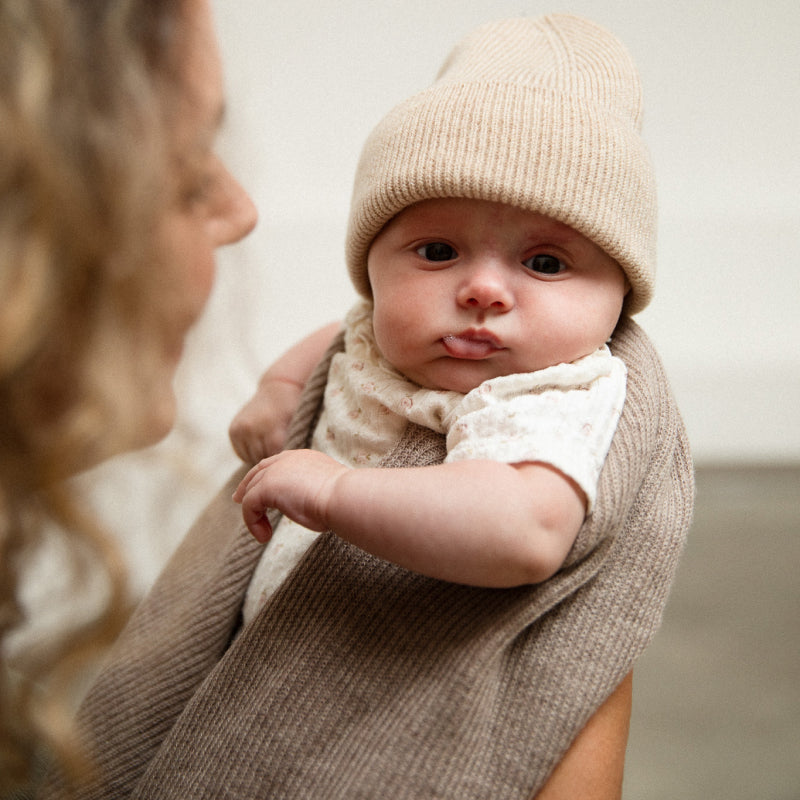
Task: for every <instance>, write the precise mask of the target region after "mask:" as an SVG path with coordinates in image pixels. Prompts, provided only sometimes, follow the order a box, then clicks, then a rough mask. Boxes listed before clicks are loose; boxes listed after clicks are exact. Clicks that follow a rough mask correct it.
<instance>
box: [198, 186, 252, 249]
mask: <svg viewBox="0 0 800 800" xmlns="http://www.w3.org/2000/svg"><path fill="white" fill-rule="evenodd" d="M221 191H222V196H221V197H220V199H219V204H218V206H217V208H216V209H215V211H216V213H215V214H213V216H212V217H211V219H210V220H209V225H210V234H211V239H212V241H213V242H214V245H215V247H222V245H226V244H234V243H235V242H238V241H239V240H240V239H244V237H245V236H247V234H248V233H250V231H252V230H253V228H255V226H256V222H257V221H258V211H257V210H256V207H255V204H254V203H253V199H252V198H251V197H250V195H249V194H248V193H247V191H246V190H245V188H244V187H243V186H242V185H241V184H240V183H239V181H237V180H236V178H234V177H233V175H231V174H230V173H228V174H227V175H226V180H225V185H224V187H223V188H222V190H221Z"/></svg>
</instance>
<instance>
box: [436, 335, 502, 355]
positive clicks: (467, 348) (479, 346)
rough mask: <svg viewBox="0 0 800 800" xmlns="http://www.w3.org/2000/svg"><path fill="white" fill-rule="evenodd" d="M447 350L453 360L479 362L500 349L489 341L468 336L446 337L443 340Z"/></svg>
mask: <svg viewBox="0 0 800 800" xmlns="http://www.w3.org/2000/svg"><path fill="white" fill-rule="evenodd" d="M442 343H443V344H444V347H445V350H447V352H448V354H449V355H450V356H452V357H453V358H464V359H472V360H479V359H482V358H488V357H489V356H490V355H492V353H496V352H497V351H498V350H500V349H501V348H499V347H498V346H497V345H496V344H495V342H493V341H491V340H489V339H483V338H479V337H468V336H445V337H444V338H443V339H442Z"/></svg>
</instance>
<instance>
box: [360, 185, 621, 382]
mask: <svg viewBox="0 0 800 800" xmlns="http://www.w3.org/2000/svg"><path fill="white" fill-rule="evenodd" d="M368 271H369V279H370V283H371V285H372V293H373V298H374V302H375V312H374V327H375V338H376V341H377V343H378V346H379V347H380V349H381V352H382V353H383V355H384V356H385V357H386V358H387V359H388V361H389V362H391V364H392V365H393V366H394V367H395V368H396V369H398V370H400V372H402V373H403V374H404V375H406V376H407V377H409V378H411V379H412V380H413V381H415V382H417V383H419V384H420V385H422V386H426V387H429V388H433V389H450V390H453V391H458V392H464V393H466V392H468V391H470V390H471V389H474V388H475V387H476V386H478V385H479V384H481V383H483V381H485V380H488V379H490V378H496V377H498V376H500V375H509V374H511V373H515V372H532V371H534V370H537V369H542V368H544V367H549V366H552V365H554V364H559V363H561V362H567V361H574V360H575V359H577V358H580V357H582V356H585V355H588V354H589V353H591V352H593V351H594V350H596V349H597V348H598V347H600V346H601V345H602V344H603V343H604V342H606V341H607V340H608V338H609V336H610V335H611V333H612V331H613V330H614V327H615V326H616V323H617V320H618V318H619V315H620V312H621V310H622V302H623V299H624V297H625V294H626V292H627V289H628V284H627V281H626V279H625V275H624V273H623V272H622V270H621V269H620V267H619V265H618V264H617V263H616V261H614V260H613V259H612V258H611V257H610V256H608V255H606V253H605V252H603V250H601V249H600V248H599V247H597V246H596V245H595V244H594V243H593V242H591V241H590V240H589V239H587V238H586V237H584V236H582V235H581V234H579V233H577V232H576V231H574V230H573V229H572V228H570V227H568V226H566V225H563V224H561V223H559V222H555V221H554V220H552V219H549V218H548V217H544V216H542V215H541V214H535V213H532V212H529V211H522V210H520V209H518V208H515V207H513V206H507V205H504V204H501V203H491V202H487V201H483V200H464V199H443V200H426V201H424V202H421V203H418V204H416V205H413V206H410V207H409V208H406V209H404V210H403V211H402V212H401V213H400V214H398V215H397V216H396V217H394V219H392V220H391V222H389V224H388V225H387V226H386V227H385V228H384V229H383V230H382V231H381V233H380V234H379V235H378V236H377V237H376V239H375V241H374V242H373V244H372V247H371V249H370V251H369V256H368Z"/></svg>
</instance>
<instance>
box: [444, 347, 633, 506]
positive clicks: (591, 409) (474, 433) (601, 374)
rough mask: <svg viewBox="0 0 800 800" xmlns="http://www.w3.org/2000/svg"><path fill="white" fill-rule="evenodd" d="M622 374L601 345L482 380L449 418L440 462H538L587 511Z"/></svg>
mask: <svg viewBox="0 0 800 800" xmlns="http://www.w3.org/2000/svg"><path fill="white" fill-rule="evenodd" d="M626 375H627V373H626V369H625V364H624V363H623V362H622V361H621V360H620V359H618V358H616V357H614V356H612V355H611V353H610V351H609V350H608V348H606V347H603V348H601V349H600V350H598V351H596V352H595V353H592V354H590V355H588V356H585V357H584V358H582V359H579V360H577V361H575V362H572V363H569V364H558V365H556V366H554V367H548V368H547V369H543V370H538V371H537V372H530V373H525V374H519V375H507V376H503V377H500V378H494V379H492V380H490V381H486V382H484V383H482V384H481V385H480V386H479V387H477V388H476V389H473V390H472V391H471V392H469V394H467V395H465V397H464V399H463V400H462V401H461V402H460V403H459V404H458V405H457V406H456V407H455V408H454V409H453V411H452V412H451V414H450V415H449V418H448V420H447V428H448V430H447V451H448V453H447V459H446V460H447V461H464V460H468V459H484V458H485V459H491V460H493V461H502V462H505V463H508V464H518V463H521V462H524V461H541V462H545V463H547V464H550V465H552V466H553V467H555V468H556V469H558V470H559V471H560V472H562V473H564V474H565V475H567V476H568V477H570V478H572V480H574V481H575V482H576V483H577V484H578V485H579V486H580V487H581V489H582V490H583V491H584V492H585V494H586V497H587V500H588V512H589V513H591V511H592V508H593V506H594V502H595V499H596V495H597V481H598V478H599V476H600V470H601V469H602V467H603V463H604V461H605V458H606V455H607V453H608V448H609V447H610V445H611V440H612V438H613V436H614V432H615V431H616V428H617V423H618V421H619V417H620V413H621V412H622V406H623V404H624V402H625V385H626Z"/></svg>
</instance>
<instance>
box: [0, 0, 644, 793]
mask: <svg viewBox="0 0 800 800" xmlns="http://www.w3.org/2000/svg"><path fill="white" fill-rule="evenodd" d="M0 53H2V55H0V64H1V65H2V67H1V69H2V74H0V85H1V86H2V89H0V91H1V92H2V109H0V119H2V120H3V121H4V125H5V127H3V128H2V136H3V139H2V141H1V142H0V144H1V145H2V155H3V158H2V159H1V161H2V167H0V169H2V170H3V172H2V173H0V175H2V180H0V187H2V196H3V209H4V210H3V214H2V219H1V220H0V225H2V238H0V242H2V244H0V253H1V254H2V255H0V258H2V261H1V262H0V265H1V267H2V272H1V273H0V275H2V278H0V280H2V287H1V288H2V294H1V295H0V296H2V298H3V305H2V311H0V330H2V337H0V341H1V342H2V347H1V348H0V367H1V368H2V372H1V373H0V391H1V392H2V398H3V400H2V401H3V404H4V405H3V408H4V411H5V409H8V413H5V414H4V418H3V419H2V422H0V424H2V425H3V426H4V427H3V432H2V439H1V441H2V450H1V452H0V464H1V465H2V467H1V469H2V471H1V472H0V479H1V483H0V491H1V492H2V494H0V513H2V553H0V559H2V560H1V561H0V563H1V564H2V569H3V570H4V576H3V584H2V592H3V594H2V597H3V602H4V608H3V617H2V619H3V623H2V624H3V626H4V627H3V634H4V638H5V634H6V633H7V632H8V630H9V629H10V628H11V627H12V626H14V625H16V620H15V619H12V613H13V615H18V611H17V608H16V604H17V601H16V597H17V592H18V588H19V586H18V584H19V574H20V569H21V563H22V560H23V559H24V558H29V557H30V555H31V554H32V553H33V552H34V550H35V549H36V547H37V545H38V544H39V542H40V539H41V538H42V537H41V531H42V524H41V523H42V521H43V520H46V519H52V520H54V521H56V522H58V523H60V524H61V525H62V526H64V528H65V530H66V531H67V532H66V533H64V534H63V535H62V538H63V539H64V541H65V542H66V543H68V548H69V549H68V552H70V553H71V554H72V556H73V560H74V561H75V562H76V563H79V564H80V565H82V564H83V563H84V562H88V565H89V566H91V567H92V568H93V569H97V567H98V565H100V567H102V569H103V570H104V573H105V574H106V575H107V577H108V581H109V583H110V585H111V586H112V587H113V591H112V592H111V599H110V601H109V605H108V608H107V610H106V612H105V614H104V615H103V616H102V617H101V618H99V619H98V620H97V621H96V622H95V623H94V624H93V625H92V626H90V627H87V628H86V629H84V630H83V631H82V632H81V634H80V635H77V634H75V635H72V636H71V637H70V638H69V640H68V641H66V642H64V643H62V644H61V646H60V647H59V649H58V652H57V653H56V654H52V653H53V651H52V650H51V651H50V652H51V655H49V656H48V659H47V660H45V659H41V660H39V661H38V662H36V663H34V664H32V665H30V664H29V670H28V673H27V680H28V681H31V680H33V679H36V681H37V682H41V681H42V680H43V679H44V678H45V677H51V676H50V675H49V673H50V672H51V671H50V670H48V669H46V668H45V667H44V666H43V665H46V664H52V663H58V664H59V670H58V676H59V681H60V676H61V675H64V674H66V675H67V676H68V677H69V676H74V675H75V674H76V672H77V671H78V665H79V663H80V662H79V661H77V660H76V658H75V655H74V654H75V653H76V652H81V653H88V654H89V655H91V654H92V653H93V652H95V650H96V648H97V647H98V646H101V645H103V644H104V643H105V642H107V641H108V640H109V639H110V638H111V637H112V636H113V635H114V634H115V632H116V631H117V630H118V628H119V623H120V619H121V618H122V617H123V615H124V588H123V584H122V578H121V572H122V571H121V569H120V567H119V559H118V557H117V555H116V552H115V550H114V548H113V546H112V545H111V543H110V541H109V540H108V539H107V538H106V537H105V536H103V535H102V534H100V533H97V532H96V531H95V530H94V529H93V528H92V526H91V525H90V524H89V523H88V521H87V520H86V519H83V518H82V517H81V514H80V506H79V504H78V503H77V502H76V498H74V497H73V496H70V495H67V494H65V493H64V491H63V490H62V489H60V488H59V483H58V481H59V480H60V479H61V478H63V477H64V476H65V475H69V474H72V473H73V472H75V471H76V470H79V469H82V468H83V467H85V466H87V465H89V464H91V463H95V462H97V461H98V460H100V459H102V458H105V457H107V456H108V455H110V454H112V453H114V452H118V451H120V450H123V449H126V448H130V447H134V446H139V445H142V444H145V443H147V442H151V441H154V440H156V439H157V438H159V437H160V436H162V435H163V434H164V433H165V432H166V431H167V430H168V428H169V426H170V424H171V422H172V419H173V415H174V397H173V394H172V388H171V378H172V374H173V371H174V369H175V364H176V361H177V359H178V356H179V354H180V350H181V345H182V342H183V338H184V336H185V333H186V330H187V329H188V327H189V326H190V325H191V323H192V322H193V321H194V319H195V318H196V316H197V315H198V314H199V311H200V309H201V308H202V305H203V302H204V301H205V299H206V297H207V294H208V291H209V288H210V283H211V277H212V273H213V250H214V248H215V247H216V246H217V245H220V244H224V243H227V242H232V241H235V240H236V239H238V238H240V237H241V236H243V235H244V234H245V233H246V232H247V231H248V230H249V229H250V227H251V226H252V224H253V222H254V212H253V209H252V206H251V204H250V202H249V200H248V198H247V196H246V195H245V194H244V193H243V192H242V190H241V188H240V187H238V185H237V184H236V183H235V182H234V181H233V180H232V179H231V177H230V175H229V174H228V173H227V171H226V170H225V168H224V166H223V165H222V164H221V163H220V162H219V160H218V159H217V158H216V156H215V155H214V153H213V150H212V141H213V135H214V132H215V130H216V127H217V126H218V125H219V122H220V119H221V116H222V112H223V103H222V92H221V80H220V75H219V61H218V56H217V48H216V43H215V41H214V36H213V32H212V29H211V24H210V17H209V9H208V5H207V1H206V0H160V1H159V0H72V1H71V2H66V0H5V2H4V4H3V5H2V11H0ZM33 67H35V69H33ZM31 75H34V76H35V81H33V80H31V78H30V76H31ZM31 84H33V85H31ZM6 121H8V122H6ZM164 176H166V178H167V180H166V181H165V180H164ZM87 177H89V178H90V180H87ZM143 243H146V245H144V244H143ZM66 332H68V335H67V334H66ZM87 553H88V554H89V555H87ZM12 556H13V558H12ZM18 565H19V566H18ZM65 654H70V658H69V659H67V658H65ZM56 655H57V656H58V658H56ZM7 666H8V665H7V664H6V663H4V664H3V667H4V670H5V669H6V667H7ZM15 666H16V665H15ZM6 686H7V688H4V694H3V709H2V720H3V723H2V727H3V730H2V741H0V752H2V753H3V757H4V758H8V761H7V762H4V763H3V765H2V772H3V775H4V776H5V775H9V777H15V778H20V779H21V778H25V777H27V775H28V774H29V773H30V772H31V769H32V765H33V762H34V756H35V755H36V751H37V749H38V748H39V747H40V745H41V742H42V740H43V739H44V741H45V742H46V744H47V747H48V748H51V750H52V749H55V753H57V754H58V756H59V758H60V760H61V763H62V764H63V765H64V766H65V767H66V770H65V772H66V775H67V777H68V778H75V777H76V776H77V777H83V776H81V774H80V771H81V769H82V768H84V766H85V763H86V762H85V761H83V760H81V758H80V751H79V750H78V751H74V750H71V749H70V748H69V747H68V744H69V743H71V742H73V741H74V740H75V737H74V736H73V735H71V732H70V729H69V728H68V727H64V723H63V719H64V718H63V715H62V716H61V717H57V718H56V717H53V716H50V717H49V718H43V717H42V714H41V711H40V707H39V705H40V704H37V712H36V714H35V715H34V712H33V710H32V707H31V703H30V702H29V701H28V700H27V699H26V698H25V696H24V692H22V691H20V690H21V689H24V688H25V686H24V685H23V686H20V685H19V681H17V682H16V686H15V687H14V689H13V691H12V687H11V683H10V681H6V682H5V683H4V687H6ZM63 687H64V684H63V683H61V682H55V681H54V680H51V681H50V682H49V686H48V688H47V693H46V694H45V696H46V697H52V696H53V695H54V694H55V693H57V694H58V695H59V696H61V697H62V698H63V697H64V696H65V693H66V690H65V689H64V688H63ZM629 702H630V685H629V683H628V682H626V683H625V684H624V685H623V687H622V688H621V689H620V691H619V692H618V694H617V695H616V696H615V697H614V698H613V700H612V701H609V703H608V704H607V706H606V707H604V709H603V710H602V713H600V714H599V716H598V717H597V719H596V720H593V721H591V722H590V723H589V726H587V728H586V729H585V732H584V735H583V736H581V737H579V739H578V741H577V742H576V745H575V746H574V747H573V748H572V750H571V751H570V752H569V753H568V755H567V757H566V758H565V760H564V761H563V762H562V765H561V766H560V768H559V771H558V773H557V774H556V776H554V782H551V784H552V786H554V787H555V788H556V789H557V788H558V786H560V787H561V789H562V790H563V791H566V792H567V794H563V793H562V796H575V794H574V792H573V793H572V794H569V792H571V789H570V787H571V786H575V785H578V786H580V787H581V796H583V797H589V796H597V797H603V798H605V797H613V796H614V795H615V793H616V790H617V788H618V786H619V782H620V781H621V761H622V756H623V755H624V746H625V734H626V731H627V719H628V713H629ZM62 707H63V706H62ZM107 711H108V714H109V717H110V718H111V719H112V721H113V718H114V717H115V710H114V709H113V708H110V709H107ZM12 716H13V718H15V719H19V720H22V721H23V722H22V723H21V724H20V725H18V726H14V727H13V728H12V726H11V725H10V723H9V720H10V719H11V718H12ZM34 720H35V721H34ZM6 753H8V754H9V756H6V755H5V754H6ZM11 755H13V756H14V760H13V761H12V759H11V757H10V756H11ZM51 756H52V752H46V753H45V757H48V758H49V757H51ZM248 757H249V756H248V753H246V752H238V753H228V754H227V755H226V759H231V760H240V759H247V758H248ZM99 766H101V765H99ZM12 768H13V770H14V771H13V773H12V771H11V770H12ZM212 768H214V769H217V768H218V769H219V772H220V774H221V775H223V774H224V773H225V771H226V770H225V768H226V765H225V764H224V763H220V764H214V765H212ZM85 774H86V773H84V776H85ZM89 774H90V773H89ZM598 775H599V778H598ZM556 779H557V780H556ZM604 781H607V782H604ZM551 784H549V785H548V790H549V789H550V788H551ZM546 791H547V790H546ZM592 791H594V792H595V794H594V795H591V792H592ZM100 792H101V794H102V795H104V796H109V795H113V794H114V792H113V791H111V790H110V788H109V787H108V786H103V785H102V784H101V785H100ZM115 796H116V795H115ZM550 796H552V797H555V796H557V793H553V794H551V795H550Z"/></svg>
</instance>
